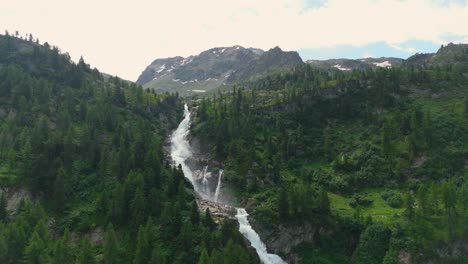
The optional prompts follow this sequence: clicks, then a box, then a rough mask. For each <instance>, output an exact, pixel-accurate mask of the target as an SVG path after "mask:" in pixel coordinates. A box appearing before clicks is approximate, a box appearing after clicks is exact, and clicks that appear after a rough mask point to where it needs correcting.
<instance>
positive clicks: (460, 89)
mask: <svg viewBox="0 0 468 264" xmlns="http://www.w3.org/2000/svg"><path fill="white" fill-rule="evenodd" d="M467 83H468V48H467V46H466V45H464V44H448V45H445V46H442V47H441V48H440V49H439V50H438V51H437V52H435V53H433V54H415V55H414V56H410V57H409V58H408V59H398V58H392V57H382V58H365V59H358V60H350V59H330V60H324V61H319V60H310V61H306V62H304V61H302V59H301V58H300V57H299V55H298V53H297V52H294V51H283V50H282V49H280V48H279V47H275V48H272V49H270V50H267V51H263V50H261V49H256V48H243V47H241V46H231V47H221V48H213V49H209V50H206V51H203V52H201V53H200V54H199V55H194V56H189V57H185V58H184V57H181V56H179V57H173V58H168V59H157V60H154V61H153V63H151V64H150V65H149V66H148V67H147V68H146V69H145V70H144V71H143V73H142V74H141V75H140V77H139V78H138V81H137V82H136V83H134V82H131V81H126V80H122V79H120V78H118V77H113V76H110V75H108V74H103V73H101V72H100V71H99V70H98V69H96V68H91V66H90V65H89V64H87V63H86V62H85V61H84V59H83V58H80V59H79V61H78V62H77V63H76V62H74V61H73V60H72V59H71V58H70V56H69V55H68V54H67V53H62V52H61V51H60V50H59V48H58V47H55V46H51V45H49V44H47V43H44V44H41V43H39V42H38V41H34V40H33V39H22V38H20V37H16V36H11V35H0V102H1V104H0V189H1V190H2V191H1V195H0V222H1V223H0V262H1V263H18V262H24V263H65V262H73V263H135V264H143V263H181V264H182V263H203V264H205V263H236V264H241V263H242V264H243V263H267V264H268V263H275V264H276V263H290V264H294V263H364V264H365V263H369V264H374V263H386V264H389V263H465V262H466V260H467V258H466V254H465V253H466V252H467V251H468V249H467V248H468V244H467V241H466V237H467V234H468V225H467V223H468V208H467V205H468V202H467V200H466V197H468V195H467V192H468V181H467V180H466V179H467V176H468V175H467V171H468V169H467V168H468V163H467V162H468V156H467V155H468V152H467V150H468V86H467Z"/></svg>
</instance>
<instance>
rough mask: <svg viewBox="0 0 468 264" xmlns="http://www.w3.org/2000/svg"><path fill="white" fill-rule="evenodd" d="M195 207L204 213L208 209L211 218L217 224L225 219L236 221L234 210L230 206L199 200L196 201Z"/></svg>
mask: <svg viewBox="0 0 468 264" xmlns="http://www.w3.org/2000/svg"><path fill="white" fill-rule="evenodd" d="M197 205H198V209H199V210H200V212H205V211H206V209H210V213H211V216H213V218H214V219H215V220H216V221H218V222H219V221H221V220H223V219H226V218H227V219H232V220H235V219H236V208H234V207H232V206H229V205H226V204H220V203H215V202H212V201H208V200H204V199H201V198H198V199H197Z"/></svg>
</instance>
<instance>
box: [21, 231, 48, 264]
mask: <svg viewBox="0 0 468 264" xmlns="http://www.w3.org/2000/svg"><path fill="white" fill-rule="evenodd" d="M48 261H49V257H48V255H47V246H46V245H45V243H44V241H43V240H42V239H41V237H40V235H39V234H38V233H37V232H36V231H34V233H33V234H32V236H31V238H30V239H29V243H28V246H27V247H26V248H25V250H24V263H25V264H42V263H44V264H46V263H48Z"/></svg>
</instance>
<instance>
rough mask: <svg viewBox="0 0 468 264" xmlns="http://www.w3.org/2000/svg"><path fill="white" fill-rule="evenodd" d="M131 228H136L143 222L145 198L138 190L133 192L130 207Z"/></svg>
mask: <svg viewBox="0 0 468 264" xmlns="http://www.w3.org/2000/svg"><path fill="white" fill-rule="evenodd" d="M130 210H131V216H132V226H133V228H135V229H136V228H138V227H139V226H140V225H142V224H143V223H144V222H145V197H144V195H143V191H142V190H141V189H140V188H138V189H137V190H136V192H135V196H134V199H133V201H132V204H131V207H130Z"/></svg>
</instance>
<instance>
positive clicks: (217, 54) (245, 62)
mask: <svg viewBox="0 0 468 264" xmlns="http://www.w3.org/2000/svg"><path fill="white" fill-rule="evenodd" d="M302 63H303V62H302V59H301V58H300V57H299V54H298V53H297V52H285V51H282V50H281V49H280V48H279V47H276V48H273V49H271V50H269V51H266V52H265V51H263V50H260V49H254V48H243V47H241V46H233V47H221V48H213V49H210V50H206V51H203V52H202V53H200V54H199V55H196V56H190V57H187V58H183V57H173V58H166V59H157V60H155V61H153V62H152V63H151V64H150V65H149V66H148V67H147V68H146V69H145V70H144V71H143V72H142V74H141V75H140V77H139V78H138V80H137V83H138V84H141V85H143V86H144V87H146V88H152V89H155V90H156V91H161V92H163V91H178V92H179V93H187V92H189V93H190V92H192V93H203V92H206V91H209V90H211V89H213V88H216V87H218V86H221V85H224V84H233V83H235V82H238V81H244V80H249V79H251V78H255V77H257V76H261V75H263V74H266V73H268V72H270V71H272V70H288V69H292V68H294V67H295V66H297V65H299V64H302Z"/></svg>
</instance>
